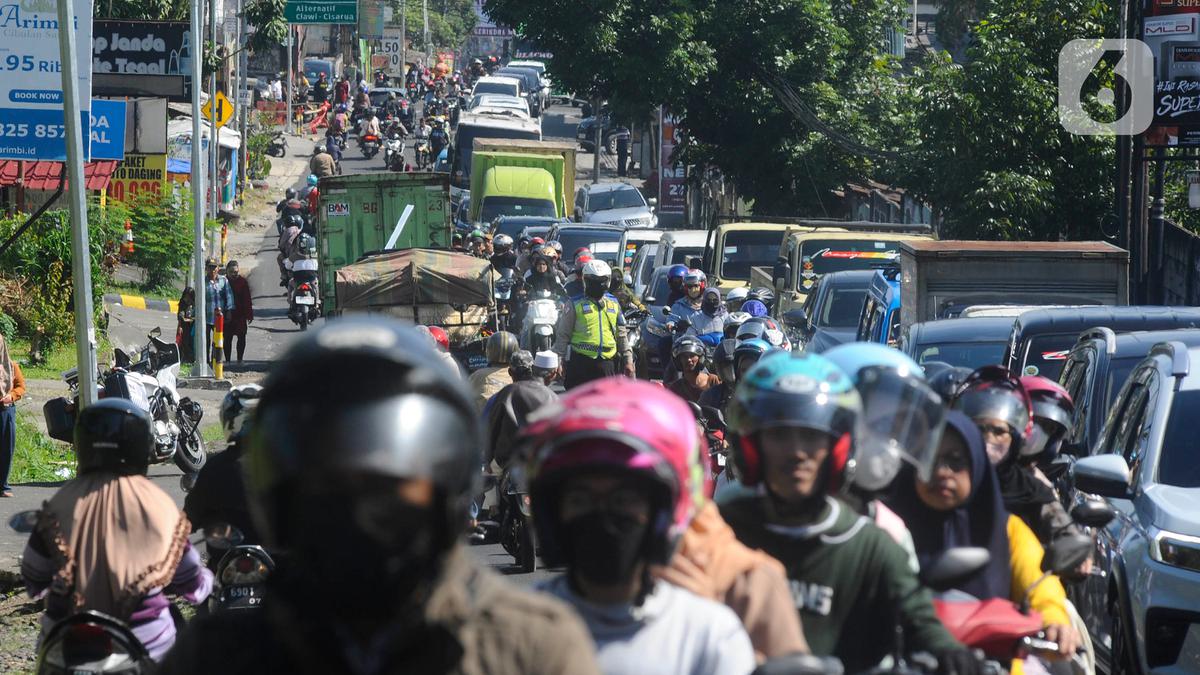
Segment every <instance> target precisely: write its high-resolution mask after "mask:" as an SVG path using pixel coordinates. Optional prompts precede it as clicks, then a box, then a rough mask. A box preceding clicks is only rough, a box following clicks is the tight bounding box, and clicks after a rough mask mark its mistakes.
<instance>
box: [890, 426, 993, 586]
mask: <svg viewBox="0 0 1200 675" xmlns="http://www.w3.org/2000/svg"><path fill="white" fill-rule="evenodd" d="M946 433H947V434H956V435H958V436H959V437H960V438H961V439H962V440H963V441H964V442H965V444H966V446H967V454H968V456H969V457H970V461H971V492H970V494H969V495H968V496H967V500H966V501H965V502H963V504H962V505H961V506H959V507H958V508H956V509H953V510H951V511H939V510H937V509H933V508H930V507H929V506H928V505H927V504H925V502H923V501H921V497H920V496H919V495H918V494H917V490H916V474H915V473H914V472H913V471H912V469H910V468H906V469H905V470H904V471H903V472H902V473H901V474H900V477H899V478H898V479H897V480H896V483H895V491H894V493H893V494H892V495H891V496H890V497H889V498H887V499H886V500H885V503H886V504H887V506H889V507H890V508H891V509H892V510H893V511H895V512H896V514H897V515H899V516H900V517H901V518H903V519H904V522H905V524H907V525H908V530H909V532H911V533H912V537H913V544H914V546H915V548H916V550H917V560H918V561H919V562H920V564H921V567H922V568H925V567H926V566H927V565H931V564H933V562H934V561H935V560H936V559H937V557H938V556H939V555H941V554H942V553H943V552H944V551H946V550H947V549H950V548H956V547H960V546H978V547H981V548H986V549H987V550H988V553H990V554H991V558H990V560H989V561H988V564H987V566H986V567H984V568H983V569H982V570H981V571H980V572H978V573H977V574H975V576H973V577H971V578H970V579H968V580H966V581H964V582H960V583H959V584H958V585H957V586H956V588H957V589H958V590H960V591H963V592H965V593H969V594H971V595H973V596H974V597H976V598H979V599H980V600H986V599H988V598H1008V597H1009V592H1010V589H1011V586H1012V572H1011V570H1010V569H1009V552H1008V512H1007V511H1005V509H1004V500H1003V498H1002V497H1001V496H1000V485H999V483H998V482H997V481H996V474H995V471H994V470H993V468H992V464H991V462H989V461H988V458H987V453H986V452H985V451H984V449H983V437H982V436H981V435H980V433H979V428H978V427H976V426H975V423H974V422H972V421H971V419H970V418H969V417H967V416H966V415H964V414H962V413H961V412H959V411H957V410H952V411H950V413H949V414H948V415H947V416H946Z"/></svg>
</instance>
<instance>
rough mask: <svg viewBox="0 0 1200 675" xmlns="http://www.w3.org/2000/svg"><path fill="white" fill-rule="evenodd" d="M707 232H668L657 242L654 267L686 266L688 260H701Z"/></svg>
mask: <svg viewBox="0 0 1200 675" xmlns="http://www.w3.org/2000/svg"><path fill="white" fill-rule="evenodd" d="M707 239H708V231H707V230H668V231H666V232H664V233H663V236H662V239H660V240H659V242H658V253H657V254H655V258H654V267H661V266H663V265H686V264H687V261H688V259H689V258H693V257H695V258H703V257H704V244H705V243H706V241H707Z"/></svg>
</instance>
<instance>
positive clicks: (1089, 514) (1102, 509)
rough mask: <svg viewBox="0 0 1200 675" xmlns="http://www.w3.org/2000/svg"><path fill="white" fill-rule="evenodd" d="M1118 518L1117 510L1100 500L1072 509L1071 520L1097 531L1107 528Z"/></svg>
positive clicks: (1088, 501)
mask: <svg viewBox="0 0 1200 675" xmlns="http://www.w3.org/2000/svg"><path fill="white" fill-rule="evenodd" d="M1116 517H1117V510H1116V509H1114V508H1113V507H1112V505H1110V504H1109V503H1108V502H1102V501H1100V500H1099V499H1089V500H1087V501H1085V502H1083V503H1082V504H1077V505H1076V506H1075V508H1073V509H1071V520H1073V521H1075V522H1076V523H1079V524H1080V525H1084V526H1087V527H1091V528H1095V529H1100V528H1102V527H1106V526H1107V525H1108V524H1109V523H1111V522H1112V521H1113V518H1116Z"/></svg>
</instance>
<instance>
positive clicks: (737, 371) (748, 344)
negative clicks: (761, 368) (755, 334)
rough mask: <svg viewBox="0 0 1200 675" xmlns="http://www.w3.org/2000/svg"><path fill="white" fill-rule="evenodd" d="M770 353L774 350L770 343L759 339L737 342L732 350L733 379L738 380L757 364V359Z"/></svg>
mask: <svg viewBox="0 0 1200 675" xmlns="http://www.w3.org/2000/svg"><path fill="white" fill-rule="evenodd" d="M772 351H774V348H773V347H772V346H771V343H769V342H767V341H766V340H763V339H761V338H750V339H749V340H740V341H737V346H735V347H734V348H733V374H734V379H735V380H740V379H741V378H742V375H743V374H744V373H745V372H746V371H747V370H750V368H752V367H753V366H754V364H756V363H758V361H759V359H761V358H762V357H763V356H766V355H767V354H769V353H771V352H772Z"/></svg>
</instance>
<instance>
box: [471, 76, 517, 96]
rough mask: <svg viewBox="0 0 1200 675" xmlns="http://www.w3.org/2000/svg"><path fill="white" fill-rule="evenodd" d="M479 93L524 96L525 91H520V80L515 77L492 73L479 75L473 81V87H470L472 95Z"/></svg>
mask: <svg viewBox="0 0 1200 675" xmlns="http://www.w3.org/2000/svg"><path fill="white" fill-rule="evenodd" d="M480 94H503V95H504V96H516V97H517V98H525V92H523V91H521V81H520V80H518V79H517V78H515V77H497V76H492V75H489V76H487V77H481V78H479V79H478V80H476V81H475V87H474V88H473V89H471V96H472V97H475V96H479V95H480Z"/></svg>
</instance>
